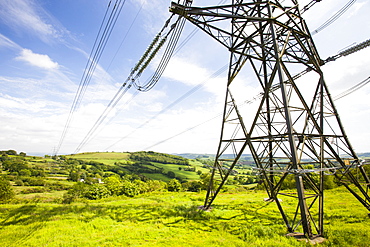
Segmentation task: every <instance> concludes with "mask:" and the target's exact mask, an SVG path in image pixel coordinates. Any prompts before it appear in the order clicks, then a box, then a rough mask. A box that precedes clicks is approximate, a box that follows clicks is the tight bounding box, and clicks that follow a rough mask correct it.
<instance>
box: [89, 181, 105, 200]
mask: <svg viewBox="0 0 370 247" xmlns="http://www.w3.org/2000/svg"><path fill="white" fill-rule="evenodd" d="M87 188H88V189H87V190H86V191H85V194H84V197H85V198H87V199H90V200H97V199H102V198H107V197H109V196H110V195H111V194H110V191H109V190H108V189H107V187H105V186H104V185H102V184H91V185H89V186H88V187H87Z"/></svg>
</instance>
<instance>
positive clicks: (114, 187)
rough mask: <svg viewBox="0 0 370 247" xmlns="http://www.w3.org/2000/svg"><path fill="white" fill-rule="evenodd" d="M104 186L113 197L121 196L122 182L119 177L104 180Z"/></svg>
mask: <svg viewBox="0 0 370 247" xmlns="http://www.w3.org/2000/svg"><path fill="white" fill-rule="evenodd" d="M104 185H105V187H107V189H108V190H109V191H110V193H111V194H112V195H119V194H120V193H121V189H122V188H121V187H122V182H121V179H120V178H119V177H118V176H110V177H108V178H106V179H104Z"/></svg>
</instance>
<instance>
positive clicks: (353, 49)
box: [145, 39, 370, 150]
mask: <svg viewBox="0 0 370 247" xmlns="http://www.w3.org/2000/svg"><path fill="white" fill-rule="evenodd" d="M367 46H370V39H369V40H367V41H365V42H362V43H360V44H359V45H357V46H354V47H350V48H348V49H346V50H344V51H342V52H341V53H340V54H341V55H339V56H335V59H329V58H330V57H329V58H327V59H326V60H325V63H324V64H326V63H327V62H331V61H335V60H336V59H338V58H340V57H343V56H347V55H349V54H352V53H354V52H357V51H359V50H361V49H364V48H366V47H367ZM310 71H311V70H310V69H308V70H304V71H302V72H300V73H298V74H297V75H295V76H293V78H294V79H297V78H299V77H301V76H303V75H305V74H307V73H308V72H310ZM369 82H370V76H369V77H368V78H366V79H365V80H363V81H361V82H360V83H358V84H356V85H355V86H353V87H351V88H349V89H347V90H345V91H344V92H342V93H340V94H339V95H337V96H335V97H333V100H339V99H341V98H343V97H345V96H347V95H349V94H351V93H353V92H355V91H357V90H359V89H360V88H362V87H364V86H365V85H367V84H368V83H369ZM279 88H280V86H279V84H276V85H272V86H271V90H273V91H275V90H277V89H279ZM261 97H263V93H259V94H257V95H256V96H255V97H253V98H252V99H250V100H246V101H244V102H243V103H242V104H241V105H245V104H252V103H254V102H255V101H257V99H259V98H261ZM220 115H222V113H220V114H218V115H217V116H215V117H213V118H210V119H208V120H206V121H204V122H202V123H200V124H197V125H195V126H193V127H190V128H188V129H186V130H183V131H181V132H179V133H177V134H175V135H173V136H170V137H168V138H166V139H164V140H162V141H159V142H157V143H155V144H153V145H151V146H149V147H147V148H145V150H148V149H151V148H153V147H155V146H158V145H160V144H162V143H165V142H167V141H169V140H171V139H173V138H175V137H178V136H180V135H182V134H184V133H186V132H188V131H190V130H193V129H195V128H197V127H199V126H201V125H203V124H206V123H208V122H210V121H212V120H214V119H216V118H217V117H219V116H220Z"/></svg>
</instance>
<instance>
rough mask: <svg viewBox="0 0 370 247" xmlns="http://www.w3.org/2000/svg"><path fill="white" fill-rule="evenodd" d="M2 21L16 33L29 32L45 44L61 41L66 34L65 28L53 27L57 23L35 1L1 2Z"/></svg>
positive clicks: (0, 13)
mask: <svg viewBox="0 0 370 247" xmlns="http://www.w3.org/2000/svg"><path fill="white" fill-rule="evenodd" d="M0 19H2V20H3V22H4V23H6V24H7V25H8V26H10V27H12V28H13V29H15V30H16V31H19V30H20V29H21V31H27V32H28V33H30V34H32V35H35V36H37V37H39V38H40V39H41V40H43V41H44V42H50V40H52V39H60V38H61V37H62V36H63V34H64V33H65V32H66V30H64V28H63V27H57V28H56V27H55V25H52V24H51V22H53V23H55V22H56V21H54V20H52V19H53V18H52V17H51V16H49V15H48V14H47V12H46V11H45V10H44V9H43V8H41V7H40V6H38V5H37V4H36V3H34V1H33V0H2V1H0Z"/></svg>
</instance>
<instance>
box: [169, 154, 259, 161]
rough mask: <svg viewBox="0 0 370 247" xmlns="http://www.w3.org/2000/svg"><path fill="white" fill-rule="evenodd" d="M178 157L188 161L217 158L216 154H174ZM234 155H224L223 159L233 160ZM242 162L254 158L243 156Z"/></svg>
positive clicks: (248, 155) (247, 155)
mask: <svg viewBox="0 0 370 247" xmlns="http://www.w3.org/2000/svg"><path fill="white" fill-rule="evenodd" d="M174 155H178V156H181V157H184V158H187V159H214V158H215V157H216V155H215V154H197V153H181V154H176V153H175V154H174ZM233 157H234V155H233V154H223V155H222V156H221V158H223V159H231V158H233ZM241 159H242V160H252V159H253V157H252V155H251V154H242V156H241Z"/></svg>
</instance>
